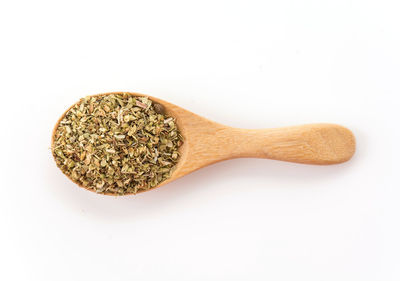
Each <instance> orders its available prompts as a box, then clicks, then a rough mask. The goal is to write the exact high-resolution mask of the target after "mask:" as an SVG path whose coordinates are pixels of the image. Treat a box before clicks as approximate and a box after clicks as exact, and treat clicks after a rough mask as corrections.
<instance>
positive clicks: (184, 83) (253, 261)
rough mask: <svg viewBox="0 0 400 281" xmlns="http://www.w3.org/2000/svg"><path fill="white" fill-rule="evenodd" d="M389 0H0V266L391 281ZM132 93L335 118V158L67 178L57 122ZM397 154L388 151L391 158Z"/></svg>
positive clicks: (25, 276)
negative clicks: (133, 176)
mask: <svg viewBox="0 0 400 281" xmlns="http://www.w3.org/2000/svg"><path fill="white" fill-rule="evenodd" d="M399 8H400V7H399V4H398V1H377V0H376V1H366V0H354V1H349V0H340V1H338V0H336V1H318V0H315V1H311V0H306V1H295V0H293V1H288V0H283V1H249V0H246V1H216V0H213V1H108V2H105V1H63V2H61V1H43V0H38V1H1V2H0V32H1V33H0V36H1V37H0V40H1V43H0V79H1V82H0V107H1V109H0V114H1V116H0V117H1V118H0V121H1V135H0V149H1V150H0V151H1V152H0V153H1V161H0V186H1V191H2V196H1V197H0V227H1V231H0V279H1V280H174V281H175V280H307V281H313V280H318V281H319V280H352V281H354V280H363V281H369V280H400V266H399V264H400V257H399V253H400V242H399V240H400V227H399V221H400V218H399V215H400V184H399V177H398V174H399V173H398V169H399V166H398V164H397V162H395V160H396V158H398V157H399V156H400V154H399V137H400V135H399V121H400V118H399V117H400V116H399V115H400V114H399V109H400V102H399V94H400V79H399V77H400V17H399V12H400V9H399ZM118 90H122V91H136V92H142V93H145V94H149V95H152V96H155V97H159V98H162V99H164V100H167V101H170V102H172V103H175V104H177V105H179V106H182V107H184V108H187V109H189V110H190V111H193V112H195V113H197V114H199V115H202V116H205V117H207V118H209V119H211V120H215V121H217V122H220V123H224V124H227V125H231V126H235V127H243V128H266V127H278V126H287V125H295V124H303V123H313V122H332V123H338V124H342V125H345V126H347V127H348V128H350V129H351V130H353V132H354V133H355V136H356V138H357V152H356V154H355V156H354V158H353V159H352V160H351V161H350V162H347V163H345V164H342V165H336V166H306V165H300V164H292V163H283V162H277V161H268V160H260V159H240V160H232V161H228V162H222V163H219V164H216V165H213V166H210V167H207V168H205V169H202V170H199V171H197V172H195V173H193V174H191V175H188V176H186V177H184V178H182V179H180V180H178V181H176V182H174V183H172V184H169V185H167V186H164V187H162V188H160V189H157V190H153V191H150V192H147V193H144V194H140V195H138V196H130V197H120V198H114V197H107V196H102V195H96V194H94V193H91V192H88V191H85V190H83V189H80V188H78V187H77V186H75V185H74V184H73V183H72V182H70V181H69V180H68V179H67V178H66V177H65V176H64V175H62V173H61V172H60V171H59V170H58V168H57V167H56V165H55V163H54V161H53V159H52V156H51V153H50V150H49V147H50V137H51V131H52V129H53V126H54V124H55V122H56V121H57V119H58V118H59V116H60V115H61V114H62V113H63V112H64V110H65V109H66V108H67V107H69V106H70V105H71V104H72V103H74V102H76V101H78V100H79V98H81V97H84V96H86V95H89V94H96V93H101V92H107V91H118ZM396 166H397V167H396Z"/></svg>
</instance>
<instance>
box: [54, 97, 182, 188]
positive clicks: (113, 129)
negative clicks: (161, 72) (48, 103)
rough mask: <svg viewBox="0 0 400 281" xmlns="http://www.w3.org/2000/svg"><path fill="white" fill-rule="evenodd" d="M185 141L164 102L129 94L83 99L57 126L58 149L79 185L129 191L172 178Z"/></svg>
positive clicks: (64, 168)
mask: <svg viewBox="0 0 400 281" xmlns="http://www.w3.org/2000/svg"><path fill="white" fill-rule="evenodd" d="M182 143H183V138H182V136H181V134H180V132H179V130H178V128H177V125H176V122H175V119H174V118H173V117H170V116H168V115H166V114H165V111H164V107H163V106H162V105H160V104H155V103H153V102H152V101H151V100H150V99H148V98H147V97H137V96H133V95H130V94H128V93H123V94H109V95H103V96H89V97H86V98H83V99H81V101H80V102H79V103H77V104H76V105H74V106H73V107H72V108H71V109H70V110H68V112H67V113H66V114H65V115H64V117H63V119H62V120H61V121H60V123H59V125H58V127H57V128H56V131H55V134H54V142H53V146H52V151H53V155H54V158H55V160H56V163H57V165H58V167H60V169H61V170H62V171H63V172H64V173H65V174H66V175H67V176H69V177H70V178H71V179H72V180H74V181H75V182H77V183H78V184H80V185H82V186H84V187H86V188H89V189H92V190H93V191H96V192H98V193H107V194H115V195H123V194H130V193H137V192H138V191H141V190H148V189H150V188H152V187H155V186H157V185H158V184H159V183H160V182H162V181H164V180H166V179H168V178H169V177H170V176H171V173H172V172H173V169H174V167H175V165H176V164H177V162H178V160H179V151H178V149H179V147H180V146H181V145H182Z"/></svg>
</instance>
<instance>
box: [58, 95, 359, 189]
mask: <svg viewBox="0 0 400 281" xmlns="http://www.w3.org/2000/svg"><path fill="white" fill-rule="evenodd" d="M121 93H122V92H113V93H105V94H100V95H107V94H121ZM129 94H131V95H135V96H147V95H143V94H139V93H129ZM148 97H149V98H150V99H151V100H153V101H155V102H157V103H160V104H162V105H164V107H165V109H166V112H167V114H169V115H171V116H173V117H175V118H176V121H177V125H178V127H179V129H180V131H181V133H182V136H183V137H184V144H183V145H182V147H181V148H180V153H181V158H180V160H179V162H178V164H177V166H176V169H175V171H174V172H173V173H172V176H171V178H169V179H168V180H166V181H164V182H162V183H161V184H160V185H158V186H157V187H160V186H162V185H164V184H167V183H169V182H171V181H173V180H175V179H177V178H180V177H182V176H184V175H186V174H189V173H191V172H193V171H195V170H198V169H200V168H202V167H205V166H208V165H211V164H213V163H216V162H219V161H223V160H228V159H233V158H243V157H252V158H266V159H273V160H281V161H289V162H296V163H305V164H317V165H326V164H337V163H342V162H345V161H347V160H349V159H350V158H351V157H352V156H353V154H354V152H355V138H354V136H353V134H352V132H351V131H350V130H348V129H346V128H344V127H342V126H339V125H335V124H310V125H302V126H293V127H285V128H274V129H258V130H254V129H253V130H250V129H238V128H232V127H228V126H224V125H221V124H218V123H216V122H213V121H210V120H208V119H206V118H204V117H201V116H199V115H197V114H194V113H192V112H190V111H188V110H186V109H183V108H181V107H179V106H176V105H174V104H171V103H169V102H166V101H163V100H160V99H158V98H154V97H150V96H148ZM64 115H65V113H64V114H63V115H62V116H61V118H60V119H59V121H58V122H57V124H56V126H55V129H54V131H53V138H52V142H53V141H54V133H55V130H56V128H57V127H58V124H59V122H60V120H61V119H62V118H63V117H64ZM249 118H250V117H249ZM52 147H53V145H52Z"/></svg>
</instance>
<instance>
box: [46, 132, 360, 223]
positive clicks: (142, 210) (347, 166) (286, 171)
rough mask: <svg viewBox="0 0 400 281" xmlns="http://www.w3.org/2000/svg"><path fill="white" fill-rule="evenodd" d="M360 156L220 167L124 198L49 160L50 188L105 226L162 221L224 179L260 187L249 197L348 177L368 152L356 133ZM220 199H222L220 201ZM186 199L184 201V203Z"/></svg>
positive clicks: (246, 162) (238, 161) (243, 161)
mask: <svg viewBox="0 0 400 281" xmlns="http://www.w3.org/2000/svg"><path fill="white" fill-rule="evenodd" d="M356 133H357V134H356V136H357V151H356V154H355V155H354V157H353V158H352V159H351V160H350V161H348V162H346V163H342V164H339V165H329V166H314V165H303V164H295V163H287V162H280V161H272V160H264V159H235V160H230V161H225V162H220V163H217V164H214V165H212V166H209V167H206V168H203V169H201V170H198V171H196V172H194V173H192V174H190V175H187V176H185V177H183V178H181V179H178V180H176V181H174V182H172V183H170V184H168V185H165V186H162V187H160V188H157V189H154V190H151V191H148V192H145V193H141V194H138V195H129V196H121V197H113V196H105V195H98V194H95V193H93V192H89V191H87V190H85V189H83V188H80V187H78V186H77V185H75V184H74V183H73V182H71V181H70V180H69V179H68V178H67V177H66V176H64V175H63V174H62V173H61V171H59V169H58V168H57V167H56V165H55V163H54V161H52V159H50V158H49V159H47V160H46V164H45V166H47V169H45V171H47V173H46V174H45V181H46V186H47V187H48V189H49V192H51V193H52V194H53V196H54V197H55V200H59V201H60V202H61V203H63V204H65V205H67V206H68V207H69V208H72V209H73V210H74V211H75V212H79V213H80V214H81V215H82V216H90V217H94V218H96V219H98V220H101V221H107V222H110V223H111V222H117V221H121V220H129V221H135V220H143V219H144V220H146V219H151V218H152V217H153V216H159V215H160V212H163V211H165V210H168V209H171V208H174V206H175V205H178V206H179V205H180V206H181V208H180V209H182V205H183V204H190V203H187V202H190V201H193V200H194V199H193V198H194V197H196V192H200V190H201V189H202V190H204V189H209V188H215V187H213V186H212V184H213V183H218V182H223V181H224V179H226V178H228V177H229V178H230V179H235V178H237V179H238V180H239V179H242V178H243V177H249V178H257V179H259V181H260V185H254V184H253V186H249V187H246V191H250V192H254V193H255V194H256V193H257V190H259V188H260V187H261V186H262V188H265V187H268V185H271V184H272V183H274V185H276V182H277V181H278V182H279V181H282V182H285V183H286V186H287V183H288V182H289V183H290V184H291V185H296V186H306V183H313V184H315V183H320V184H321V185H323V184H324V183H325V182H326V181H329V180H330V179H333V178H335V177H338V176H343V175H344V174H347V173H350V172H351V170H352V168H353V167H355V166H357V164H358V163H359V162H360V161H363V158H364V155H365V153H364V151H366V148H367V145H366V142H365V140H366V138H365V136H364V134H362V133H361V132H356ZM217 196H221V195H217ZM185 199H186V200H185Z"/></svg>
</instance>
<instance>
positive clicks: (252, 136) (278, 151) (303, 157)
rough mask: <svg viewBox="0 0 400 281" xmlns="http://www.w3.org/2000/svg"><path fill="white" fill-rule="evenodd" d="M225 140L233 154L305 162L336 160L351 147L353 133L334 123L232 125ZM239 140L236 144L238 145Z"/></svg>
mask: <svg viewBox="0 0 400 281" xmlns="http://www.w3.org/2000/svg"><path fill="white" fill-rule="evenodd" d="M230 133H231V134H232V135H233V136H235V137H234V138H233V139H234V140H235V141H233V142H230V143H227V146H226V148H225V149H227V150H231V153H232V154H231V155H232V156H234V157H256V158H268V159H275V160H282V161H289V162H297V163H306V164H319V165H323V164H336V163H342V162H345V161H347V160H349V159H350V158H351V157H352V156H353V154H354V151H355V138H354V135H353V133H352V132H351V131H350V130H348V129H346V128H344V127H342V126H339V125H335V124H310V125H302V126H293V127H286V128H277V129H265V130H247V129H232V131H231V132H230ZM239 144H240V145H239Z"/></svg>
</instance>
